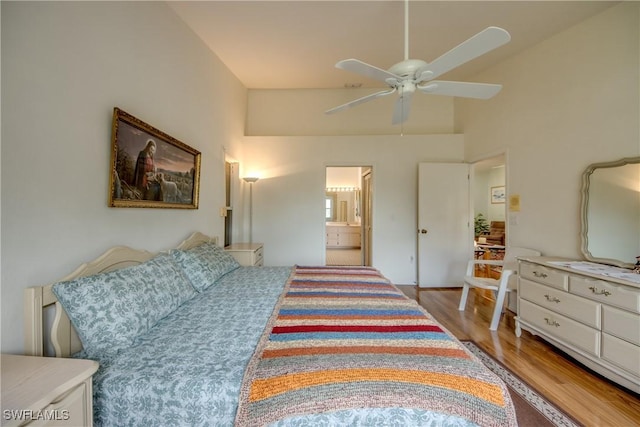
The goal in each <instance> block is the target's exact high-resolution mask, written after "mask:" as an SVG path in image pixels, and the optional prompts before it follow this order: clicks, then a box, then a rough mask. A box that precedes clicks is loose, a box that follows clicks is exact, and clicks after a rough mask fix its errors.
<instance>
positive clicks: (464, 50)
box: [419, 27, 511, 81]
mask: <svg viewBox="0 0 640 427" xmlns="http://www.w3.org/2000/svg"><path fill="white" fill-rule="evenodd" d="M509 40H511V35H510V34H509V33H508V32H507V31H506V30H503V29H502V28H499V27H488V28H485V29H484V30H482V31H480V32H479V33H478V34H476V35H475V36H473V37H471V38H470V39H468V40H466V41H464V42H462V43H460V44H459V45H458V46H456V47H454V48H453V49H451V50H450V51H449V52H447V53H445V54H443V55H441V56H440V57H439V58H437V59H435V60H434V61H433V62H431V63H430V64H429V65H428V66H427V68H426V70H424V71H423V72H422V74H421V76H420V77H419V81H426V80H430V79H435V78H436V77H438V76H439V75H441V74H444V73H446V72H447V71H449V70H452V69H454V68H456V67H457V66H459V65H462V64H464V63H465V62H468V61H471V60H472V59H475V58H477V57H478V56H480V55H483V54H485V53H487V52H489V51H492V50H493V49H495V48H497V47H500V46H502V45H503V44H505V43H507V42H508V41H509Z"/></svg>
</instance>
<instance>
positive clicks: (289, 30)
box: [168, 0, 618, 89]
mask: <svg viewBox="0 0 640 427" xmlns="http://www.w3.org/2000/svg"><path fill="white" fill-rule="evenodd" d="M168 3H169V5H170V7H171V8H173V10H174V11H175V12H176V13H177V14H178V15H179V16H180V17H181V18H182V19H183V20H184V21H185V22H186V23H187V24H188V25H189V26H190V27H191V28H192V29H193V31H194V32H195V33H196V34H198V35H199V37H200V38H202V40H204V42H205V43H206V44H207V45H208V46H209V47H210V48H211V50H212V51H213V52H215V53H216V55H218V57H219V58H220V59H221V60H222V62H224V63H225V64H226V66H227V67H228V68H229V69H230V70H231V71H232V72H233V73H234V74H235V75H236V77H238V79H240V81H241V82H242V83H243V84H244V85H245V86H246V87H247V88H250V89H290V88H342V87H344V86H345V84H347V85H350V84H362V87H380V86H381V85H382V86H384V83H379V82H376V81H373V80H369V79H367V78H364V77H360V76H359V75H356V74H353V73H349V72H347V71H344V70H339V69H336V68H335V67H334V65H335V63H336V62H338V61H339V60H341V59H347V58H356V59H359V60H361V61H364V62H367V63H370V64H372V65H375V66H377V67H379V68H383V69H388V68H389V67H391V66H392V65H393V64H395V63H397V62H400V61H402V60H403V59H404V49H405V48H404V7H405V3H404V1H402V0H392V1H390V0H359V1H347V0H341V1H326V0H321V1H309V0H298V1H276V0H262V1H243V0H236V1H175V2H174V1H170V2H168ZM616 3H618V2H617V1H553V0H551V1H515V0H510V1H451V0H450V1H426V0H411V2H410V4H409V12H410V13H409V15H410V19H409V57H410V58H412V59H422V60H425V61H427V62H431V61H433V60H434V59H436V58H437V57H438V56H440V55H441V54H443V53H445V52H447V51H448V50H450V49H451V48H453V47H455V46H456V45H458V44H459V43H461V42H463V41H465V40H466V39H468V38H469V37H471V36H473V35H474V34H476V33H478V32H480V31H481V30H483V29H484V28H486V27H488V26H498V27H502V28H504V29H506V30H507V31H509V32H510V33H511V42H509V43H508V44H506V45H504V46H502V47H499V48H498V49H496V50H494V51H492V52H489V53H488V54H486V55H484V56H482V57H480V58H477V59H475V60H473V61H470V62H468V63H466V64H463V65H462V66H460V67H459V68H457V69H455V70H453V71H451V72H449V73H447V74H445V75H443V76H442V77H441V79H443V80H466V79H470V80H472V77H473V75H474V74H476V73H478V72H480V71H482V70H483V69H485V68H487V67H489V66H491V65H492V64H494V63H497V62H500V61H502V60H504V59H505V58H507V57H509V56H511V55H514V54H517V53H518V52H519V51H522V50H523V49H526V48H528V47H530V46H533V45H534V44H536V43H538V42H540V41H542V40H544V39H546V38H548V37H550V36H552V35H553V34H555V33H558V32H560V31H562V30H564V29H566V28H568V27H570V26H572V25H574V24H576V23H578V22H580V21H582V20H584V19H587V18H588V17H590V16H592V15H595V14H597V13H599V12H601V11H603V10H604V9H605V8H607V7H610V6H613V5H614V4H616ZM488 83H500V82H488Z"/></svg>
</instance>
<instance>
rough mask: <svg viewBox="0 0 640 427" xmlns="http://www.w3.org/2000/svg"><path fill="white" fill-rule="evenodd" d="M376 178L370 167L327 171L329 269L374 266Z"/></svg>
mask: <svg viewBox="0 0 640 427" xmlns="http://www.w3.org/2000/svg"><path fill="white" fill-rule="evenodd" d="M372 177H373V169H372V167H370V166H329V167H327V168H326V178H325V200H324V207H325V264H326V265H371V232H372V227H371V224H372V222H371V221H372V209H371V206H372V204H371V201H372V195H373V187H372V185H371V182H372Z"/></svg>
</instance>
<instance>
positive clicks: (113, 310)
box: [53, 254, 197, 360]
mask: <svg viewBox="0 0 640 427" xmlns="http://www.w3.org/2000/svg"><path fill="white" fill-rule="evenodd" d="M53 293H54V294H55V295H56V296H57V297H58V300H59V301H60V303H61V304H62V307H63V308H64V310H65V312H66V313H67V315H68V316H69V319H70V320H71V322H72V323H73V326H74V327H75V328H76V331H77V332H78V336H79V337H80V340H81V341H82V346H83V347H84V351H85V352H86V354H87V356H88V357H90V358H95V359H98V360H106V359H108V358H109V357H111V356H113V355H115V354H116V353H117V352H118V351H120V350H122V349H125V348H127V347H129V346H130V345H131V344H132V343H133V341H134V340H135V339H136V338H137V337H138V336H140V335H143V334H144V333H146V332H147V331H148V330H149V329H151V328H152V327H153V326H154V325H155V324H156V323H157V322H158V321H159V320H160V319H162V318H163V317H165V316H167V315H168V314H169V313H171V312H172V311H174V310H175V309H176V308H178V307H179V306H180V305H181V304H182V303H183V302H185V301H187V300H189V299H191V298H193V297H194V296H195V295H197V292H196V291H195V290H194V289H193V287H192V286H191V284H190V283H189V281H188V280H187V278H186V277H185V275H184V273H183V272H182V270H181V269H180V267H178V266H177V265H176V263H175V262H174V261H173V258H172V257H171V256H170V255H169V254H161V255H158V256H156V257H155V258H153V259H150V260H149V261H147V262H144V263H142V264H140V265H136V266H133V267H128V268H123V269H121V270H116V271H112V272H109V273H104V274H98V275H95V276H87V277H80V278H78V279H75V280H71V281H68V282H60V283H57V284H55V285H53Z"/></svg>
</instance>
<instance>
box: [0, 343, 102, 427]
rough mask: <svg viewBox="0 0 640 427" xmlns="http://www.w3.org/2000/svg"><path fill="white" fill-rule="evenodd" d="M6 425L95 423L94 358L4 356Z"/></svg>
mask: <svg viewBox="0 0 640 427" xmlns="http://www.w3.org/2000/svg"><path fill="white" fill-rule="evenodd" d="M0 365H1V368H0V375H1V381H2V426H3V427H4V426H18V425H29V426H92V425H93V391H92V388H93V383H92V375H93V374H94V373H95V372H96V370H97V369H98V363H97V362H95V361H93V360H83V359H65V358H56V357H36V356H16V355H10V354H2V355H1V356H0Z"/></svg>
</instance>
